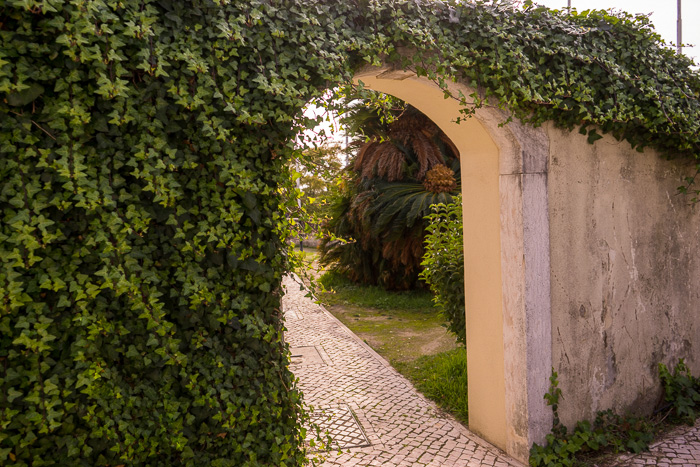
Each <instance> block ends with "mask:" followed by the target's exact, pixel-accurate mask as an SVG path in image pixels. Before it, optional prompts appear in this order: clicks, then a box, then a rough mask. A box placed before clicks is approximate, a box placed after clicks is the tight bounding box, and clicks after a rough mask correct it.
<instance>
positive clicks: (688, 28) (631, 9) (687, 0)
mask: <svg viewBox="0 0 700 467" xmlns="http://www.w3.org/2000/svg"><path fill="white" fill-rule="evenodd" d="M534 2H535V3H537V4H538V5H543V6H546V7H548V8H554V9H557V10H560V9H562V8H566V6H567V0H534ZM677 7H678V1H677V0H571V8H576V9H577V10H578V11H583V10H588V9H595V10H607V9H609V8H615V9H618V10H623V11H626V12H628V13H633V14H635V13H643V14H648V13H652V15H651V17H650V19H651V22H652V23H653V24H654V28H655V29H656V32H657V33H659V34H660V35H661V37H663V39H664V40H665V41H666V43H673V44H674V45H675V44H676V19H677V17H678V9H677ZM681 17H682V20H683V43H684V44H694V45H696V46H695V47H687V48H683V53H684V54H686V55H687V56H688V57H690V58H692V59H693V60H694V61H695V63H696V64H698V63H700V27H699V26H698V24H699V23H700V0H682V8H681Z"/></svg>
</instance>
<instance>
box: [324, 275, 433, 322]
mask: <svg viewBox="0 0 700 467" xmlns="http://www.w3.org/2000/svg"><path fill="white" fill-rule="evenodd" d="M319 282H320V283H321V285H323V287H324V288H325V289H326V290H327V291H330V292H326V293H324V294H323V302H324V303H327V304H329V305H353V306H357V307H369V308H376V309H380V310H388V309H391V310H425V311H428V312H430V313H435V312H436V310H435V309H434V308H433V301H432V299H433V296H432V294H431V293H430V291H429V290H427V289H426V290H406V291H389V290H384V289H383V288H381V287H377V286H371V285H362V284H356V283H354V282H352V281H350V280H349V279H347V278H346V277H345V276H343V275H342V274H339V273H337V272H334V271H329V272H326V273H325V274H324V275H323V276H321V278H320V279H319Z"/></svg>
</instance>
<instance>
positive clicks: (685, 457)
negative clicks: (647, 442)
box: [614, 422, 700, 467]
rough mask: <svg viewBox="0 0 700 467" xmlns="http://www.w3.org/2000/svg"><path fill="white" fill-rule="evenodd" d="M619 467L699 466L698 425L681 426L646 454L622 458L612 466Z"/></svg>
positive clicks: (650, 447)
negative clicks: (648, 466) (642, 466)
mask: <svg viewBox="0 0 700 467" xmlns="http://www.w3.org/2000/svg"><path fill="white" fill-rule="evenodd" d="M614 465H615V466H619V467H636V466H640V465H657V466H659V467H681V466H683V467H686V466H687V467H695V466H699V465H700V424H699V423H698V422H695V426H693V427H689V426H681V427H678V428H676V429H675V430H673V431H672V432H671V433H668V434H667V435H666V436H664V438H663V439H662V440H659V441H657V442H655V443H653V444H652V445H651V446H649V451H648V452H643V453H641V454H636V455H634V456H622V457H620V458H619V459H618V462H616V463H615V464H614Z"/></svg>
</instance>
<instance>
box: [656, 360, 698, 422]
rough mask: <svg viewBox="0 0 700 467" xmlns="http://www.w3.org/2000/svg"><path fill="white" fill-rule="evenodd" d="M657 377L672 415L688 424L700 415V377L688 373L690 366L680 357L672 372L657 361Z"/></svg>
mask: <svg viewBox="0 0 700 467" xmlns="http://www.w3.org/2000/svg"><path fill="white" fill-rule="evenodd" d="M659 377H660V378H661V384H662V385H663V387H664V400H665V401H666V402H667V403H668V404H669V405H670V406H671V409H672V410H673V415H674V417H675V418H676V419H678V420H681V421H683V422H685V423H688V424H689V425H692V424H693V423H695V419H696V418H698V416H699V415H700V379H698V378H696V377H695V376H693V375H692V374H690V368H688V365H686V364H685V361H684V360H683V359H682V358H681V359H680V361H679V362H678V364H677V365H676V367H675V368H674V369H673V373H672V372H670V371H669V369H668V368H667V367H666V365H664V364H663V363H659Z"/></svg>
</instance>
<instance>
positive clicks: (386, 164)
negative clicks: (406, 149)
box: [377, 144, 406, 182]
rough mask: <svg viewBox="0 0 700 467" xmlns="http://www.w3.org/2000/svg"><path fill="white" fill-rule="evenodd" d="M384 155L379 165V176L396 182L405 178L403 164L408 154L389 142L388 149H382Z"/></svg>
mask: <svg viewBox="0 0 700 467" xmlns="http://www.w3.org/2000/svg"><path fill="white" fill-rule="evenodd" d="M382 153H383V157H382V159H381V160H380V161H379V164H378V166H377V176H379V177H382V178H384V179H386V180H388V181H390V182H395V181H397V180H401V179H402V178H403V166H404V162H405V161H406V156H405V155H404V153H403V152H402V151H401V150H399V148H397V147H396V146H394V145H393V144H387V148H386V150H384V151H382Z"/></svg>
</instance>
